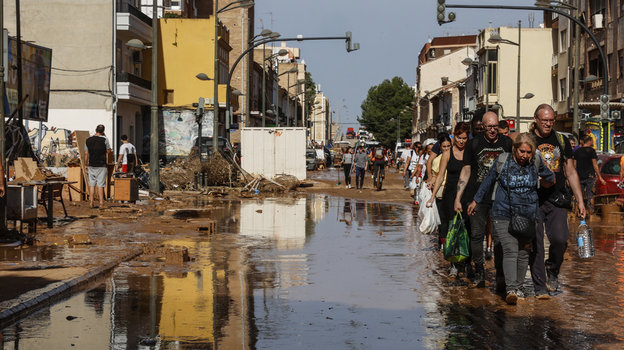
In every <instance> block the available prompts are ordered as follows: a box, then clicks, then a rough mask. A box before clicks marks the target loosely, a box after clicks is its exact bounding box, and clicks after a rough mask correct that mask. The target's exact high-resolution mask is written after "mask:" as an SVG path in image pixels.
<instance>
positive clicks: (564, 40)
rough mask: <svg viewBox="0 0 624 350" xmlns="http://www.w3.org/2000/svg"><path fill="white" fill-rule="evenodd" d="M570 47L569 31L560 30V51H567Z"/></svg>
mask: <svg viewBox="0 0 624 350" xmlns="http://www.w3.org/2000/svg"><path fill="white" fill-rule="evenodd" d="M567 49H568V31H567V30H566V29H564V30H562V31H561V32H559V52H566V51H567Z"/></svg>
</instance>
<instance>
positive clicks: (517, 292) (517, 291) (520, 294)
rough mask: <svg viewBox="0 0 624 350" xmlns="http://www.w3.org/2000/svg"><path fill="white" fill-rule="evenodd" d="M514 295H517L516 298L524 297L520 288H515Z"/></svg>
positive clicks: (521, 298) (522, 298)
mask: <svg viewBox="0 0 624 350" xmlns="http://www.w3.org/2000/svg"><path fill="white" fill-rule="evenodd" d="M516 296H517V297H518V300H524V299H525V298H526V296H525V295H524V292H523V291H522V289H516Z"/></svg>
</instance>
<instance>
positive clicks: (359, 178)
mask: <svg viewBox="0 0 624 350" xmlns="http://www.w3.org/2000/svg"><path fill="white" fill-rule="evenodd" d="M363 185H364V168H360V167H358V166H356V167H355V187H357V188H362V186H363Z"/></svg>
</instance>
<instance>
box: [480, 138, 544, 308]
mask: <svg viewBox="0 0 624 350" xmlns="http://www.w3.org/2000/svg"><path fill="white" fill-rule="evenodd" d="M535 149H536V146H535V139H534V138H533V136H532V135H531V134H530V133H522V134H519V135H518V136H517V137H516V139H515V141H514V143H513V148H512V152H511V154H509V153H503V154H501V155H500V156H499V157H498V159H497V160H496V163H495V165H494V166H492V168H491V169H490V172H489V173H488V174H487V177H486V178H485V180H484V181H483V183H482V184H481V187H479V190H478V191H477V194H476V195H475V197H474V201H472V203H470V205H469V206H468V215H472V214H473V213H474V209H475V207H476V205H477V203H480V202H481V201H483V199H484V197H485V195H486V194H487V193H488V192H489V190H490V188H491V187H492V186H494V185H495V184H497V186H496V191H495V192H494V202H493V205H492V225H493V230H492V231H493V234H494V240H495V241H497V242H500V243H501V245H502V247H503V272H504V273H505V284H506V291H507V293H506V295H505V301H506V302H507V303H508V304H511V305H515V304H516V302H517V300H518V298H524V294H523V292H522V291H521V287H522V284H523V282H524V276H525V274H526V270H527V266H528V264H529V251H530V249H531V241H532V239H523V238H520V239H519V238H516V237H515V236H513V235H512V234H511V233H509V222H510V221H511V215H512V214H511V213H512V212H513V213H514V214H515V215H521V216H524V217H525V218H527V219H529V220H531V221H532V223H533V224H535V222H536V220H537V209H538V197H537V188H538V186H543V187H550V186H552V185H553V183H554V181H555V175H554V174H553V173H552V171H550V170H549V169H548V167H546V166H545V165H544V164H543V163H542V162H541V161H540V160H541V158H540V157H537V161H535V159H536V158H534V156H535ZM533 239H534V237H533Z"/></svg>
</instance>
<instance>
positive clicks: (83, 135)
mask: <svg viewBox="0 0 624 350" xmlns="http://www.w3.org/2000/svg"><path fill="white" fill-rule="evenodd" d="M73 134H74V137H75V140H76V147H78V154H79V155H80V168H81V169H82V177H83V179H84V182H85V184H86V186H87V187H88V186H89V179H88V178H87V164H85V160H84V152H85V149H86V146H87V139H88V138H89V132H88V131H84V130H76V131H74V133H73ZM85 192H86V193H89V191H85ZM88 197H89V195H88V194H87V198H88Z"/></svg>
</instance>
